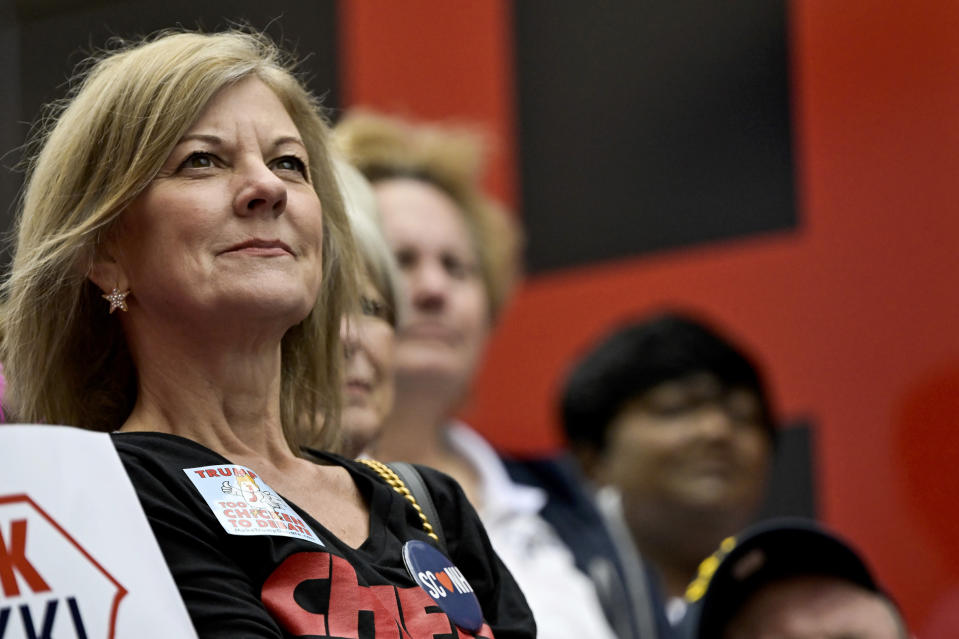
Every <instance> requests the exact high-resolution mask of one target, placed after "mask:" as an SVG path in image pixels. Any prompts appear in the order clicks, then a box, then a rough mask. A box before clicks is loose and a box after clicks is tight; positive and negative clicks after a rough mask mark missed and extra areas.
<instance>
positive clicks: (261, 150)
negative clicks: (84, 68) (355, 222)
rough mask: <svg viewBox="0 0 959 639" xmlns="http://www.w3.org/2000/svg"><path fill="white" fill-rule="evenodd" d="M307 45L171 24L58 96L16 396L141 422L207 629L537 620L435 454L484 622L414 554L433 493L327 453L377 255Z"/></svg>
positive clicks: (275, 632) (14, 365) (158, 505)
mask: <svg viewBox="0 0 959 639" xmlns="http://www.w3.org/2000/svg"><path fill="white" fill-rule="evenodd" d="M292 62H293V61H292V60H287V59H286V58H285V57H284V56H283V55H282V54H281V53H280V52H279V51H278V50H277V49H276V47H275V46H274V45H273V44H272V43H271V42H269V41H268V40H267V39H266V38H265V37H262V36H259V35H256V34H249V33H242V32H236V31H234V32H226V33H217V34H209V35H206V34H199V33H191V32H166V33H162V34H158V35H156V36H154V37H151V38H148V39H147V40H145V41H141V42H137V43H133V44H130V45H128V46H125V47H123V48H121V49H118V50H114V51H112V52H108V53H106V54H104V55H103V56H101V57H100V59H99V60H98V61H96V62H94V63H92V64H91V65H89V66H88V69H89V70H88V72H87V73H86V74H85V75H83V76H82V77H81V78H79V79H78V84H77V86H76V89H75V90H74V92H73V94H72V96H71V98H70V99H69V100H67V101H66V102H64V103H63V104H62V105H59V106H58V107H56V108H55V109H54V110H53V111H52V112H51V113H50V114H49V117H48V118H47V119H46V120H45V121H46V122H48V126H47V128H46V129H45V130H44V131H43V132H42V133H41V134H40V137H39V138H38V139H37V141H36V146H35V149H36V151H37V152H36V154H35V155H34V156H33V158H32V162H31V166H30V171H29V175H28V179H27V183H26V187H25V193H24V198H23V205H22V209H21V210H20V211H19V216H18V221H17V237H16V246H15V256H14V260H13V267H12V270H11V273H10V275H9V278H8V279H7V280H6V282H5V284H4V293H5V296H6V299H7V303H6V305H5V307H4V311H3V316H2V320H0V332H2V334H3V335H4V341H3V352H2V358H0V360H2V361H3V362H4V365H5V372H6V374H7V381H8V391H9V400H10V406H11V407H12V409H13V410H14V411H15V412H16V414H17V416H18V418H19V419H20V420H22V421H46V422H51V423H61V424H72V425H76V426H79V427H82V428H90V429H98V430H105V431H119V432H117V433H115V434H114V435H113V439H114V443H115V446H116V448H117V450H118V452H119V454H120V457H121V459H122V461H123V463H124V465H125V467H126V469H127V472H128V474H129V475H130V478H131V480H132V482H133V485H134V487H135V488H136V491H137V494H138V496H139V498H140V502H141V504H142V506H143V508H144V510H145V512H146V515H147V518H148V520H149V522H150V524H151V526H152V528H153V532H154V534H155V535H156V537H157V540H158V541H159V544H160V547H161V549H162V550H163V553H164V556H165V558H166V560H167V563H168V565H169V567H170V571H171V573H172V574H173V577H174V579H175V581H176V583H177V585H178V586H179V589H180V593H181V595H182V596H183V599H184V601H185V603H186V606H187V609H188V611H189V613H190V616H191V618H192V620H193V623H194V624H195V626H196V629H197V631H198V633H199V635H200V636H202V637H238V636H241V637H299V636H305V635H315V636H327V635H334V636H354V637H355V636H357V635H358V633H360V632H362V633H364V634H365V635H368V636H397V635H399V634H403V636H411V637H418V638H419V637H423V638H425V637H432V636H434V634H444V633H445V634H448V635H454V634H455V633H457V632H460V630H458V629H457V628H463V627H464V625H465V626H468V630H464V631H463V632H468V633H469V634H471V635H473V636H481V637H493V636H494V633H495V635H496V636H497V637H532V636H534V634H535V629H534V627H533V624H532V622H531V620H530V615H529V611H528V609H527V608H526V605H525V602H524V600H523V597H522V594H521V593H520V592H519V590H518V589H517V587H516V586H515V584H514V583H513V580H512V579H511V577H510V575H509V573H508V572H507V571H506V570H505V569H504V568H503V567H502V565H501V563H500V562H499V560H498V558H497V557H496V555H495V554H494V553H493V551H492V549H491V548H490V546H489V543H488V541H487V539H486V535H485V533H484V532H483V529H482V527H481V525H480V523H479V521H478V519H477V518H476V515H475V514H474V513H473V511H472V509H471V508H470V507H469V505H468V503H467V502H466V499H465V497H464V496H463V494H462V492H461V491H460V490H459V488H458V487H457V486H456V485H455V484H454V483H452V482H451V481H449V480H448V479H446V478H444V477H442V476H440V475H439V474H436V473H432V474H429V473H424V475H425V476H426V479H427V483H428V484H429V485H430V488H431V491H432V492H433V494H434V498H435V500H436V502H437V507H438V509H439V510H440V512H442V513H444V515H445V516H447V517H449V521H444V522H443V523H444V524H445V525H446V526H447V528H446V529H447V531H449V533H450V534H449V539H448V545H447V552H448V554H449V560H451V563H452V564H453V565H455V566H458V567H459V569H460V570H461V574H462V576H463V577H464V578H465V580H467V581H468V583H469V585H470V586H471V587H472V589H473V590H474V591H475V595H476V600H475V602H474V605H475V608H471V611H472V612H474V613H476V614H474V615H473V616H471V617H470V618H469V619H465V620H464V618H463V616H462V614H458V613H456V612H455V611H452V610H449V609H446V608H443V606H442V603H439V604H438V603H437V602H436V601H435V600H434V598H433V597H432V596H431V595H430V594H429V593H428V591H427V590H426V589H425V587H422V586H421V581H420V580H418V579H417V577H416V572H415V571H414V570H412V569H410V568H409V567H408V566H407V565H404V559H403V555H404V550H405V549H407V548H409V547H415V548H420V546H418V545H417V544H424V545H425V544H427V543H428V542H431V538H430V537H429V535H428V533H427V530H426V529H425V528H424V527H423V526H422V524H421V521H420V519H419V517H418V515H417V513H416V512H415V511H414V510H413V509H412V508H411V507H409V506H408V504H407V502H406V500H405V499H403V498H402V497H401V496H400V495H398V494H397V493H396V492H394V491H393V490H392V489H391V488H390V487H389V486H388V485H387V484H386V483H385V482H384V481H382V480H381V479H380V477H379V476H378V475H377V474H376V473H374V472H373V471H372V470H370V469H368V468H367V467H366V466H364V465H361V464H358V463H356V462H352V461H349V460H347V459H344V458H343V457H340V456H338V455H336V454H333V453H332V452H326V451H336V450H338V448H337V441H338V439H339V416H340V405H341V391H342V387H341V380H342V376H341V368H342V361H343V357H342V350H341V349H342V344H341V342H340V339H339V335H340V330H341V320H342V317H343V313H344V311H346V310H348V309H352V308H354V307H355V306H354V305H355V304H356V299H357V298H358V292H359V291H358V286H357V283H356V281H355V274H356V273H357V264H356V257H355V248H354V245H353V240H352V236H351V233H350V229H349V224H348V221H347V219H346V215H345V213H344V210H343V203H342V200H341V198H340V194H339V190H338V188H337V184H336V180H335V178H334V174H333V170H332V166H331V161H330V154H329V150H328V143H327V133H328V129H327V125H326V123H325V121H324V119H323V118H322V116H321V115H320V111H319V108H318V105H317V102H316V100H315V99H314V98H313V96H312V95H310V93H309V92H308V91H307V90H306V89H305V88H304V86H303V85H302V84H301V83H300V82H299V81H298V80H297V78H296V77H295V76H294V75H293V74H292V72H291V71H290V69H291V68H292V66H291V65H292ZM317 414H321V415H323V418H324V423H323V425H322V429H321V430H319V431H318V434H317V428H318V426H317V424H316V423H315V422H316V420H315V416H316V415H317ZM304 441H310V442H311V443H313V444H314V452H313V453H311V456H310V457H309V458H307V457H305V456H303V455H302V454H301V450H300V443H302V442H304ZM316 448H321V449H322V450H315V449H316ZM118 516H122V514H118ZM411 545H412V546H411ZM436 552H439V551H436Z"/></svg>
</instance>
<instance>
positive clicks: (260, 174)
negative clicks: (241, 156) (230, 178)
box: [234, 160, 287, 216]
mask: <svg viewBox="0 0 959 639" xmlns="http://www.w3.org/2000/svg"><path fill="white" fill-rule="evenodd" d="M239 179H240V188H239V190H238V191H237V195H236V202H235V203H234V209H235V210H236V213H237V215H243V216H247V215H257V214H269V215H273V216H278V215H280V214H281V213H283V211H284V210H285V209H286V196H287V190H286V183H285V182H283V180H282V179H280V177H279V176H278V175H277V174H276V173H274V172H273V171H272V170H271V169H270V167H268V166H267V165H266V164H265V163H264V162H263V161H262V160H251V161H249V162H247V163H245V165H244V166H242V167H241V171H240V175H239Z"/></svg>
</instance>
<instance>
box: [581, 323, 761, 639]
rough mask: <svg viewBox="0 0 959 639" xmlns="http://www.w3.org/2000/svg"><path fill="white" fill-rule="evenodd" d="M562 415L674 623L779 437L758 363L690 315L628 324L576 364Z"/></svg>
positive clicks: (746, 512) (757, 490)
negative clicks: (655, 579) (657, 583)
mask: <svg viewBox="0 0 959 639" xmlns="http://www.w3.org/2000/svg"><path fill="white" fill-rule="evenodd" d="M562 419H563V425H564V428H565V431H566V434H567V436H568V439H569V442H570V446H571V448H572V450H573V452H574V454H575V455H576V457H577V459H578V460H579V462H580V464H581V465H582V467H583V469H584V471H585V474H586V475H587V477H589V478H590V479H591V480H592V481H593V482H594V483H595V484H596V486H597V487H598V490H597V494H596V498H597V501H598V503H599V505H600V508H601V510H603V511H604V513H605V514H606V515H607V517H608V519H609V521H610V525H611V526H612V527H613V528H614V530H617V531H618V535H617V537H618V539H619V540H620V545H621V546H623V547H624V552H625V553H626V554H628V550H630V547H631V546H633V545H635V549H636V550H638V554H637V555H635V557H636V560H637V561H640V559H639V558H640V557H642V559H644V560H645V561H647V562H649V564H651V566H652V567H653V568H654V569H655V571H656V572H658V574H659V577H660V579H661V580H662V585H663V588H664V590H665V592H666V594H667V595H668V596H669V598H670V599H669V602H668V605H667V612H668V616H669V618H670V621H671V622H673V623H676V622H677V621H678V620H679V619H680V618H681V617H682V614H683V611H684V609H685V606H684V605H683V603H682V601H683V600H682V598H681V597H682V594H683V592H684V590H685V587H686V584H687V583H688V582H689V581H690V579H692V578H693V576H694V575H695V574H696V568H697V566H698V565H699V562H700V561H701V560H702V559H703V558H704V557H706V556H708V555H709V553H710V552H712V550H713V548H715V547H716V544H718V543H719V541H720V540H721V539H723V538H724V537H727V536H729V535H731V534H733V533H735V532H736V531H738V530H741V529H742V528H743V527H744V526H745V525H746V524H748V523H749V521H750V520H751V519H752V518H753V517H754V516H755V514H756V511H757V509H758V506H759V505H760V502H761V500H762V498H763V496H764V493H765V484H766V479H767V475H768V474H769V466H770V462H771V457H772V452H773V447H774V440H775V433H774V426H773V416H772V410H771V407H770V404H769V400H768V398H767V395H766V392H765V389H764V384H763V380H762V377H761V375H760V372H759V370H758V368H757V366H756V364H754V363H753V361H752V360H751V358H750V357H749V356H748V355H746V354H745V352H744V351H743V350H742V349H741V348H740V347H738V346H737V345H735V344H733V343H732V342H730V341H729V340H727V339H726V338H725V337H722V336H721V335H720V334H719V333H718V332H716V331H715V330H714V329H713V328H711V327H710V326H709V325H708V324H707V323H705V322H702V321H700V320H697V319H695V318H693V317H691V316H687V315H683V314H679V313H673V312H669V313H664V314H660V315H657V316H654V317H651V318H646V319H643V320H641V321H634V322H631V323H629V324H627V325H625V326H623V327H621V328H619V329H618V330H616V331H614V332H613V333H612V334H611V335H609V336H608V337H606V338H605V339H604V340H602V342H601V343H600V344H598V345H597V346H595V347H594V348H593V349H592V350H591V351H590V352H589V353H588V354H587V355H586V356H585V357H583V358H582V360H581V361H580V362H579V363H578V364H577V365H576V366H575V368H574V370H573V371H572V373H571V375H570V376H569V378H568V380H567V382H566V385H565V389H564V392H563V395H562Z"/></svg>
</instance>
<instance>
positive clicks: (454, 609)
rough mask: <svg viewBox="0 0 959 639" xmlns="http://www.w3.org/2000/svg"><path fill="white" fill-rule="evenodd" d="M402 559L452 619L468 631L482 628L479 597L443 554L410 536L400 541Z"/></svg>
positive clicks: (416, 579)
mask: <svg viewBox="0 0 959 639" xmlns="http://www.w3.org/2000/svg"><path fill="white" fill-rule="evenodd" d="M403 561H404V562H405V563H406V569H407V570H408V571H409V573H410V575H411V576H412V577H413V580H414V581H416V583H417V584H419V586H420V588H422V589H423V590H425V591H426V594H428V595H429V596H430V597H431V598H432V599H433V601H435V602H436V605H438V606H439V607H440V608H441V609H442V610H443V612H445V613H446V614H447V616H449V618H450V619H452V620H453V623H455V624H456V625H457V626H459V627H460V628H462V629H463V630H468V631H469V632H477V631H478V630H479V629H480V628H482V626H483V611H482V610H481V609H480V605H479V600H478V599H477V598H476V595H475V594H474V593H473V588H472V587H471V586H470V585H469V582H468V581H466V578H465V577H464V576H463V573H461V572H460V570H459V568H457V567H456V566H455V565H453V562H452V561H450V560H449V559H448V558H447V557H446V555H444V554H443V553H441V552H440V551H439V550H437V549H436V548H434V547H433V546H431V545H430V544H428V543H426V542H425V541H419V540H413V541H408V542H406V543H405V544H404V545H403Z"/></svg>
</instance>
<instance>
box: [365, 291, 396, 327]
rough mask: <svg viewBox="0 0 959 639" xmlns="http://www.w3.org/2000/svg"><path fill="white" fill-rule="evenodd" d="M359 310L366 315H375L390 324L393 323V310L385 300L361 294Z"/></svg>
mask: <svg viewBox="0 0 959 639" xmlns="http://www.w3.org/2000/svg"><path fill="white" fill-rule="evenodd" d="M360 310H361V311H362V313H363V315H365V316H367V317H375V318H377V319H381V320H384V321H386V322H388V323H390V324H392V323H393V312H392V311H391V310H390V307H389V305H388V304H387V303H386V302H381V301H380V300H376V299H372V298H369V297H366V296H363V297H361V298H360Z"/></svg>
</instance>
